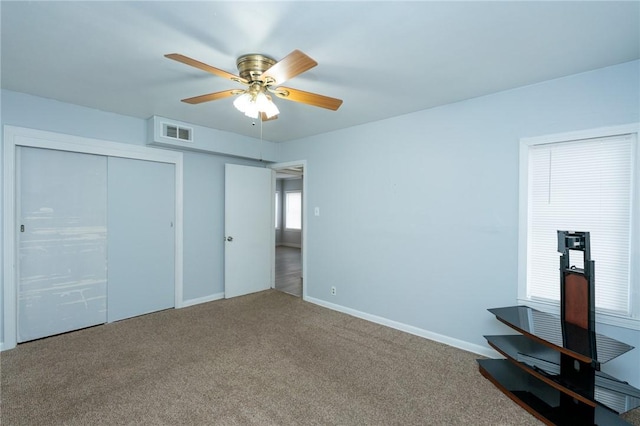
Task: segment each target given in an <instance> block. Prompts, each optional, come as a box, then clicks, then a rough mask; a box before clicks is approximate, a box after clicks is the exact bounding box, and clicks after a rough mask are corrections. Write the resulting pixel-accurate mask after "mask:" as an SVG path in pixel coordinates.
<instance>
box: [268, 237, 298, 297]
mask: <svg viewBox="0 0 640 426" xmlns="http://www.w3.org/2000/svg"><path fill="white" fill-rule="evenodd" d="M275 275H276V283H275V288H276V290H280V291H283V292H285V293H288V294H291V295H294V296H297V297H302V250H300V249H299V248H295V247H286V246H278V247H276V274H275Z"/></svg>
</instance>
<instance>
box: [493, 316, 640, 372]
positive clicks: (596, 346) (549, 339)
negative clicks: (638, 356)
mask: <svg viewBox="0 0 640 426" xmlns="http://www.w3.org/2000/svg"><path fill="white" fill-rule="evenodd" d="M489 312H491V313H492V314H494V315H495V316H496V318H498V319H499V320H500V321H502V322H503V323H505V324H506V325H508V326H509V327H511V328H513V329H515V330H518V331H520V332H521V333H524V334H526V335H529V336H531V337H533V338H534V339H536V340H537V341H538V342H539V343H541V344H543V345H547V346H550V347H552V348H554V349H557V350H559V351H560V352H563V353H565V354H568V355H570V356H573V357H575V358H576V359H578V360H581V361H583V362H592V363H593V364H594V366H595V368H596V369H600V364H604V363H605V362H607V361H611V360H612V359H614V358H616V357H618V356H620V355H622V354H624V353H625V352H628V351H630V350H631V349H633V346H629V345H627V344H626V343H623V342H620V341H618V340H615V339H612V338H610V337H607V336H604V335H602V334H598V333H589V331H587V330H585V329H583V328H580V327H577V326H574V325H572V324H569V323H564V324H563V323H562V321H561V320H560V318H558V317H556V316H554V315H551V314H548V313H546V312H541V311H538V310H536V309H533V308H530V307H528V306H510V307H506V308H494V309H489Z"/></svg>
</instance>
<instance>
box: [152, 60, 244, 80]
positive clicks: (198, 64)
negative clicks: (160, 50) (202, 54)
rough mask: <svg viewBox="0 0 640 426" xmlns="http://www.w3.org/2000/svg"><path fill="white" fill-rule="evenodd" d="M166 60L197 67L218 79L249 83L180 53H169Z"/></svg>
mask: <svg viewBox="0 0 640 426" xmlns="http://www.w3.org/2000/svg"><path fill="white" fill-rule="evenodd" d="M164 56H165V58H169V59H173V60H174V61H178V62H182V63H183V64H187V65H190V66H192V67H196V68H198V69H201V70H203V71H206V72H209V73H211V74H214V75H217V76H218V77H222V78H228V79H229V80H233V81H237V82H239V83H243V84H248V83H249V82H248V81H247V80H245V79H244V78H242V77H240V76H237V75H234V74H231V73H230V72H226V71H224V70H221V69H219V68H216V67H212V66H211V65H207V64H205V63H204V62H200V61H196V60H195V59H191V58H189V57H187V56H184V55H181V54H179V53H169V54H167V55H164Z"/></svg>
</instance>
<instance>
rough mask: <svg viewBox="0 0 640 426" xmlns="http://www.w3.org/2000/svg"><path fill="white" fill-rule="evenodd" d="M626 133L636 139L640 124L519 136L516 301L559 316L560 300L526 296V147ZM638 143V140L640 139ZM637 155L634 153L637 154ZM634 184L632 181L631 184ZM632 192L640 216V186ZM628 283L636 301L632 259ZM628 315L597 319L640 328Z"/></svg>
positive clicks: (639, 282)
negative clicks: (633, 135) (537, 298)
mask: <svg viewBox="0 0 640 426" xmlns="http://www.w3.org/2000/svg"><path fill="white" fill-rule="evenodd" d="M627 134H635V135H636V140H639V139H638V136H639V135H640V123H631V124H625V125H620V126H611V127H600V128H596V129H586V130H579V131H575V132H566V133H557V134H552V135H544V136H536V137H527V138H521V139H520V156H519V157H520V158H519V161H520V163H519V172H520V174H519V178H520V183H519V188H518V191H519V194H518V196H519V200H518V203H519V204H518V206H519V220H518V303H521V304H526V305H528V306H531V307H533V308H535V309H539V310H541V311H544V312H548V313H551V314H555V315H559V314H560V308H559V303H553V302H551V301H550V302H544V301H536V300H531V299H528V298H527V287H526V285H527V248H528V244H529V242H528V240H527V229H528V223H529V217H528V215H529V209H528V185H529V170H528V167H529V166H528V165H529V162H528V152H529V148H530V147H531V146H533V145H543V144H550V143H559V142H569V141H577V140H583V139H595V138H602V137H610V136H618V135H627ZM639 143H640V142H639ZM636 155H637V153H636ZM637 179H638V178H637V177H636V181H637ZM634 184H635V183H634ZM633 194H634V196H635V198H636V200H634V201H633V203H634V204H633V207H632V208H633V209H635V210H634V214H635V215H640V212H639V211H638V209H639V207H638V206H639V204H640V200H638V198H640V196H639V195H640V188H637V187H636V188H634V189H633ZM634 222H635V225H634V223H632V226H635V228H634V229H632V235H634V237H635V238H634V241H632V243H631V244H632V247H631V250H632V253H635V255H636V256H637V254H638V253H640V229H638V226H639V225H638V223H637V222H640V221H639V220H637V219H635V220H634ZM631 263H632V264H631V268H632V270H631V276H630V278H631V283H632V286H633V285H634V284H635V287H632V289H631V294H630V297H631V302H632V303H633V302H635V303H638V302H639V301H640V294H638V293H640V289H639V287H640V267H639V266H638V265H634V262H631ZM631 315H633V316H631V317H626V316H625V317H623V316H617V315H612V314H608V313H602V312H596V322H597V323H601V324H608V325H613V326H618V327H624V328H628V329H632V330H640V317H638V315H640V311H638V310H635V311H634V310H632V311H631Z"/></svg>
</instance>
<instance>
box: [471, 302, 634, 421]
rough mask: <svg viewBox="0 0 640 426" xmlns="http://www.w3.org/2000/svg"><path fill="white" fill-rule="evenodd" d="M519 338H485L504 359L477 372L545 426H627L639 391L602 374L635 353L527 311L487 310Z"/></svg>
mask: <svg viewBox="0 0 640 426" xmlns="http://www.w3.org/2000/svg"><path fill="white" fill-rule="evenodd" d="M489 312H491V313H492V314H494V315H495V316H496V318H497V319H498V320H500V321H501V322H503V323H504V324H506V325H508V326H509V327H511V328H512V329H514V330H516V331H518V332H519V333H521V334H519V335H502V336H485V338H486V339H487V341H488V343H489V345H491V347H493V348H494V349H495V350H497V351H498V352H499V353H501V354H502V355H504V356H505V358H506V359H480V360H478V365H479V370H480V373H482V375H483V376H484V377H486V378H487V379H489V380H490V381H491V382H492V383H493V384H494V385H496V386H497V387H498V388H499V389H500V390H501V391H502V392H504V393H505V394H506V395H507V396H509V397H510V398H511V399H512V400H513V401H515V402H516V403H518V404H519V405H520V406H522V407H523V408H524V409H526V410H527V411H528V412H530V413H531V414H533V415H534V416H535V417H537V418H538V419H539V420H541V421H542V422H544V423H546V424H548V425H572V426H573V425H607V426H609V425H612V426H614V425H628V424H629V423H627V422H626V421H624V420H623V419H622V418H620V417H619V416H618V413H623V412H626V411H629V410H631V409H634V408H636V407H639V406H640V390H638V389H636V388H634V387H633V386H631V385H629V384H628V383H626V382H623V381H621V380H618V379H616V378H615V377H612V376H610V375H608V374H605V373H603V372H601V371H600V366H601V364H604V363H606V362H608V361H610V360H612V359H614V358H616V357H617V356H620V355H622V354H624V353H625V352H628V351H630V350H631V349H633V347H632V346H629V345H627V344H625V343H623V342H619V341H617V340H615V339H611V338H609V337H607V336H604V335H601V334H597V333H594V332H590V331H588V330H586V329H583V328H581V327H573V326H572V325H571V324H568V323H566V322H563V321H562V320H561V318H558V317H556V316H553V315H550V314H547V313H544V312H541V311H538V310H536V309H533V308H530V307H527V306H511V307H505V308H496V309H489Z"/></svg>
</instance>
